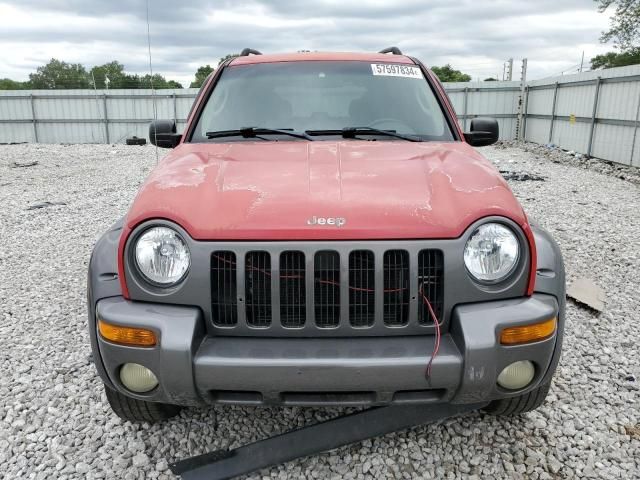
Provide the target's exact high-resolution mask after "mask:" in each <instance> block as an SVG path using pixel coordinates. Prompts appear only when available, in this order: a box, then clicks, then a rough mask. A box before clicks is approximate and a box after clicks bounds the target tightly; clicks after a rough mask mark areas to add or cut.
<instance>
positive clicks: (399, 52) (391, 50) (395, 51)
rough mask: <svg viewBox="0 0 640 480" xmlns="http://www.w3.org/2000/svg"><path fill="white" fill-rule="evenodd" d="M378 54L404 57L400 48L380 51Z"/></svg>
mask: <svg viewBox="0 0 640 480" xmlns="http://www.w3.org/2000/svg"><path fill="white" fill-rule="evenodd" d="M378 53H393V54H394V55H402V52H401V51H400V49H399V48H398V47H387V48H383V49H382V50H380V51H379V52H378Z"/></svg>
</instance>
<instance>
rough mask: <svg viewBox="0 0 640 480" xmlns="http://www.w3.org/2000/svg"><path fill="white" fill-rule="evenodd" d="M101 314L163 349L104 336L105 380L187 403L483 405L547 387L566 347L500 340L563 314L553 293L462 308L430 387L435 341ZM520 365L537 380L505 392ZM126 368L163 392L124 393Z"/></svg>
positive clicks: (130, 311)
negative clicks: (213, 326) (209, 332)
mask: <svg viewBox="0 0 640 480" xmlns="http://www.w3.org/2000/svg"><path fill="white" fill-rule="evenodd" d="M96 313H97V315H96V316H97V318H101V319H103V320H105V321H107V322H109V323H113V324H116V325H125V326H139V327H144V328H149V329H152V330H154V331H155V332H156V333H157V335H158V336H159V339H160V340H159V345H158V346H156V347H153V348H135V347H125V346H121V345H115V344H113V343H110V342H107V341H105V340H103V339H102V338H100V337H99V336H98V338H97V344H98V345H97V346H98V350H99V353H100V357H101V360H102V365H103V366H104V375H106V376H107V377H108V378H103V379H104V380H105V381H106V382H107V383H108V384H110V385H112V386H114V387H115V388H117V389H118V390H120V391H121V392H122V393H124V394H126V395H129V396H131V397H134V398H140V399H143V400H149V401H158V402H166V403H175V404H180V405H203V404H209V403H216V402H221V403H239V404H285V405H329V404H368V405H381V404H389V403H403V402H423V403H428V402H452V403H477V402H482V401H489V400H493V399H496V398H505V397H508V396H512V395H519V394H521V393H523V392H526V391H528V390H530V389H532V388H535V387H536V386H537V385H539V384H540V383H541V381H547V380H548V379H549V378H550V375H551V374H552V373H553V372H552V371H550V370H553V369H554V368H555V362H552V359H553V358H554V357H555V356H554V351H555V349H556V348H559V347H557V343H558V342H556V340H557V335H554V336H553V337H551V338H548V339H546V340H543V341H540V342H535V343H531V344H527V345H521V346H511V347H505V346H501V345H500V344H499V342H498V341H497V339H498V335H499V331H500V330H501V329H502V328H504V327H506V326H514V325H522V324H527V323H532V322H536V321H542V320H546V319H549V318H552V317H554V316H558V315H559V314H560V312H559V305H558V302H557V300H556V298H555V297H554V296H552V295H546V294H535V295H533V296H532V297H529V298H518V299H511V300H499V301H493V302H483V303H477V304H467V305H462V306H458V307H456V308H455V309H454V311H453V314H452V317H451V328H450V331H449V332H448V333H447V334H444V335H443V336H442V340H441V345H440V352H439V353H438V355H437V357H436V359H435V361H434V363H433V367H432V375H431V377H430V378H429V379H426V377H425V373H426V366H427V363H428V361H429V358H430V356H431V352H432V350H433V346H434V340H435V337H434V336H406V337H358V338H251V337H222V336H219V337H211V336H206V335H205V327H204V319H203V318H202V314H201V312H200V310H199V309H198V308H193V307H184V306H171V305H162V304H149V303H140V302H131V301H127V300H125V299H123V298H122V297H111V298H106V299H103V300H100V301H98V303H97V307H96ZM559 325H560V326H562V322H559ZM560 335H561V334H560ZM558 337H559V336H558ZM517 360H531V361H533V362H534V363H535V365H536V377H535V379H534V381H533V382H532V383H531V384H530V385H529V387H527V388H526V389H524V390H520V391H518V392H506V391H504V390H502V389H500V388H499V387H498V386H497V385H496V378H497V376H498V374H499V373H500V371H501V370H502V369H503V368H504V367H505V366H506V365H508V364H509V363H511V362H514V361H517ZM127 362H135V363H140V364H142V365H145V366H146V367H148V368H150V369H151V370H152V371H154V373H155V374H156V375H157V377H158V379H159V382H160V385H159V387H158V388H156V389H155V390H154V391H152V392H151V393H149V394H146V395H136V394H133V393H131V392H128V391H127V390H125V389H124V387H123V386H122V384H121V383H120V381H119V378H118V371H119V369H120V366H121V365H122V364H123V363H127ZM550 367H551V368H550Z"/></svg>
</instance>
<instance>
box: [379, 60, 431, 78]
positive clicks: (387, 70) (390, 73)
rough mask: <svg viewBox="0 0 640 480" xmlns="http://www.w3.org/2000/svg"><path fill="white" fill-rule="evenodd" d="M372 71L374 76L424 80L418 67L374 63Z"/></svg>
mask: <svg viewBox="0 0 640 480" xmlns="http://www.w3.org/2000/svg"><path fill="white" fill-rule="evenodd" d="M371 70H372V71H373V74H374V75H383V76H386V77H406V78H420V79H422V78H424V77H423V76H422V72H421V71H420V69H419V68H418V67H412V66H410V65H395V64H390V63H372V64H371Z"/></svg>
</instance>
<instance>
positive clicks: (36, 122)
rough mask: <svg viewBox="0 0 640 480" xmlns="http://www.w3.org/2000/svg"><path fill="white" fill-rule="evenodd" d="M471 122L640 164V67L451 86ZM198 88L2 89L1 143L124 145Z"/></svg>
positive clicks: (170, 114)
mask: <svg viewBox="0 0 640 480" xmlns="http://www.w3.org/2000/svg"><path fill="white" fill-rule="evenodd" d="M445 88H446V90H447V92H448V94H449V96H450V98H451V101H452V102H453V105H454V107H455V109H456V112H457V113H458V116H459V118H460V123H461V124H462V125H463V127H465V128H466V127H467V126H468V123H469V120H470V119H471V118H473V117H477V116H480V115H487V116H493V117H495V118H497V119H498V122H499V124H500V133H501V138H503V139H515V138H520V139H525V140H527V141H532V142H536V143H543V144H546V143H553V144H556V145H558V146H560V147H562V148H565V149H567V150H575V151H577V152H580V153H584V154H587V155H589V156H594V157H597V158H602V159H606V160H611V161H614V162H619V163H624V164H627V165H630V164H631V165H635V166H639V167H640V133H639V132H638V130H639V129H638V126H639V120H640V119H639V114H640V65H635V66H630V67H622V68H614V69H609V70H601V71H594V72H586V73H582V74H578V75H565V76H562V77H556V78H551V79H544V80H534V81H530V82H527V84H526V85H521V84H520V83H519V82H469V83H447V84H445ZM196 93H197V90H196V89H184V90H159V91H156V96H155V99H154V98H153V96H152V92H151V91H150V90H98V91H93V90H33V91H0V143H8V142H40V143H116V142H122V141H123V139H124V138H125V137H128V136H131V135H137V136H139V137H146V135H147V131H148V123H149V122H150V121H151V119H152V118H153V117H154V114H153V112H154V103H155V110H156V111H157V118H170V119H175V120H176V121H177V123H178V128H181V127H182V126H183V125H184V122H185V120H186V116H187V114H188V112H189V108H190V107H191V104H192V102H193V99H194V97H195V95H196Z"/></svg>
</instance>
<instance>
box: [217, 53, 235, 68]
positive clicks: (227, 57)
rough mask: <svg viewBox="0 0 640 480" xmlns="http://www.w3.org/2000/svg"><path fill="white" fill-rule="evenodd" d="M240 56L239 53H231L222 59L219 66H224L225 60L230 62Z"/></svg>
mask: <svg viewBox="0 0 640 480" xmlns="http://www.w3.org/2000/svg"><path fill="white" fill-rule="evenodd" d="M239 56H240V55H239V54H237V53H229V54H227V55H225V56H224V57H222V58H220V61H219V62H218V66H220V64H222V62H224V61H225V60H228V59H230V58H236V57H239Z"/></svg>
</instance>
